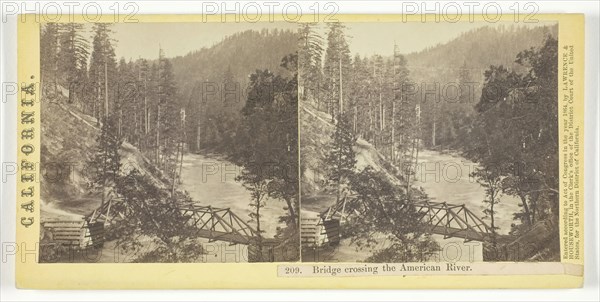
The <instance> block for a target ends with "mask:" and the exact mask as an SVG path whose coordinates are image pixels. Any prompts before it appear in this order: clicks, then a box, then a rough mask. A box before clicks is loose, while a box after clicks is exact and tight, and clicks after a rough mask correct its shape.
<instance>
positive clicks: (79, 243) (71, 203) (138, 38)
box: [39, 22, 300, 263]
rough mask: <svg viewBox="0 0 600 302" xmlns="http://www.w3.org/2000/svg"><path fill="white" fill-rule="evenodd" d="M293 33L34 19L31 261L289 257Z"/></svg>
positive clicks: (257, 26) (280, 26)
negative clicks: (36, 212) (35, 184)
mask: <svg viewBox="0 0 600 302" xmlns="http://www.w3.org/2000/svg"><path fill="white" fill-rule="evenodd" d="M298 38H299V36H298V27H297V25H294V24H291V23H285V22H274V23H218V22H214V23H211V22H208V23H201V22H197V23H118V24H117V23H115V24H111V23H97V24H89V23H85V24H84V23H46V24H42V25H41V36H40V52H41V56H40V57H41V62H40V66H41V88H42V95H41V110H42V111H41V163H40V171H41V180H40V185H41V226H42V227H41V229H40V251H41V252H40V259H39V261H40V262H42V263H91V262H99V263H125V262H140V263H155V262H164V263H177V262H183V263H203V262H211V263H212V262H233V263H235V262H293V261H299V257H300V256H299V254H300V252H299V249H300V238H299V236H300V235H299V230H298V229H299V227H298V225H299V218H298V212H299V185H298V183H299V179H298V173H299V172H298V162H299V157H298V85H297V73H298V72H297V69H298V64H297V48H298Z"/></svg>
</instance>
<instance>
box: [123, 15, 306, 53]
mask: <svg viewBox="0 0 600 302" xmlns="http://www.w3.org/2000/svg"><path fill="white" fill-rule="evenodd" d="M264 28H266V29H274V28H279V29H290V30H295V29H296V28H297V25H295V24H292V23H288V22H273V23H268V22H264V23H258V22H257V23H247V22H242V23H233V22H231V23H220V22H219V23H202V22H196V23H118V24H115V25H114V26H113V27H112V29H113V31H114V35H113V37H114V38H115V39H116V40H117V41H118V43H117V47H116V48H115V53H116V55H117V58H121V57H124V58H125V59H126V60H129V59H130V58H131V59H134V60H135V59H137V58H139V57H141V58H144V59H156V58H157V57H158V49H159V44H160V47H162V49H163V50H164V52H165V56H167V57H177V56H183V55H186V54H187V53H189V52H191V51H195V50H199V49H201V48H203V47H210V46H212V45H214V44H216V43H218V42H220V41H221V40H223V38H225V37H227V36H230V35H232V34H234V33H236V32H241V31H245V30H248V29H253V30H261V29H264Z"/></svg>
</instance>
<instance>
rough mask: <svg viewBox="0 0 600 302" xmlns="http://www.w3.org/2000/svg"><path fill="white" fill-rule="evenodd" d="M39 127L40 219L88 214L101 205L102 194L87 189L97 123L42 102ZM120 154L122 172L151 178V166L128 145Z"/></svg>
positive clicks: (62, 105)
mask: <svg viewBox="0 0 600 302" xmlns="http://www.w3.org/2000/svg"><path fill="white" fill-rule="evenodd" d="M41 124H42V125H41V128H42V137H41V150H42V151H41V172H42V179H41V199H42V207H41V211H42V214H41V218H42V220H48V219H59V218H60V219H64V218H76V217H80V215H85V214H88V213H90V212H91V211H93V210H94V209H95V208H97V207H98V206H99V205H100V202H101V195H100V194H98V192H92V190H91V187H90V184H91V180H92V178H93V169H91V168H90V166H89V162H90V161H91V160H92V159H93V157H94V153H95V149H96V138H97V137H98V135H99V134H100V130H99V129H98V127H96V126H95V125H96V120H95V119H94V118H93V117H90V116H87V115H85V114H83V113H80V112H78V111H77V109H76V108H75V107H73V106H70V105H67V104H66V103H65V102H63V101H59V102H48V101H47V102H42V123H41ZM120 154H121V161H122V165H123V166H122V170H123V172H127V171H128V170H129V169H132V168H136V169H138V170H140V171H141V173H143V174H147V175H150V176H152V175H153V172H151V171H155V170H154V169H153V166H152V165H151V163H150V162H149V161H148V160H147V159H146V158H145V157H144V156H143V155H142V154H141V153H140V152H139V150H137V149H136V148H135V147H134V146H132V145H131V144H129V143H124V144H123V146H122V148H121V150H120ZM154 173H155V172H154ZM152 177H153V179H154V180H155V181H156V182H157V183H160V180H158V179H157V178H156V177H154V176H152Z"/></svg>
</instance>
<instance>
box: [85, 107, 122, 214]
mask: <svg viewBox="0 0 600 302" xmlns="http://www.w3.org/2000/svg"><path fill="white" fill-rule="evenodd" d="M122 143H123V140H122V138H121V137H119V134H118V128H117V123H116V119H115V118H114V117H112V116H108V117H106V118H104V120H103V121H102V128H101V132H100V136H99V137H98V139H97V144H98V145H97V147H96V153H95V155H94V159H93V161H92V163H91V165H92V166H93V167H94V168H95V177H94V184H95V186H96V187H97V188H100V189H101V193H102V204H104V202H106V201H107V200H106V195H107V189H108V188H110V187H112V186H114V185H115V184H116V182H117V179H118V177H119V170H120V169H121V156H120V155H119V149H120V148H121V145H122Z"/></svg>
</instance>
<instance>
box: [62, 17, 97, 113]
mask: <svg viewBox="0 0 600 302" xmlns="http://www.w3.org/2000/svg"><path fill="white" fill-rule="evenodd" d="M82 32H83V24H82V23H66V24H62V25H61V26H60V27H59V41H60V51H59V53H58V61H59V66H60V68H59V72H60V73H61V76H62V79H61V83H63V85H64V86H65V88H67V89H68V90H69V103H73V102H74V101H76V100H77V99H78V98H79V97H80V94H81V92H82V91H83V87H84V83H85V82H86V80H87V62H88V57H89V54H90V53H89V43H88V41H87V40H86V39H85V38H84V37H83V35H82Z"/></svg>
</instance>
